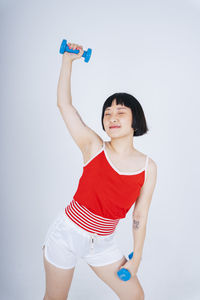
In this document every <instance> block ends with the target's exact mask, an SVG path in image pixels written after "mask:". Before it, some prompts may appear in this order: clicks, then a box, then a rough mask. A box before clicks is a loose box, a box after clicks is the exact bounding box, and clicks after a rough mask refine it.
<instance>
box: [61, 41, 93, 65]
mask: <svg viewBox="0 0 200 300" xmlns="http://www.w3.org/2000/svg"><path fill="white" fill-rule="evenodd" d="M64 52H69V53H76V54H78V53H79V50H73V49H70V48H69V47H68V45H67V40H63V41H62V43H61V46H60V53H61V54H63V53H64ZM91 54H92V49H90V48H88V49H87V51H84V52H83V55H82V57H84V58H85V62H88V61H89V60H90V56H91Z"/></svg>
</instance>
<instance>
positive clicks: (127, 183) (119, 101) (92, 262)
mask: <svg viewBox="0 0 200 300" xmlns="http://www.w3.org/2000/svg"><path fill="white" fill-rule="evenodd" d="M68 46H70V47H71V48H73V49H78V50H79V53H78V54H73V53H67V52H65V53H64V54H63V58H62V67H61V72H60V77H59V82H58V90H57V92H58V93H57V96H58V98H57V99H58V103H57V105H58V107H59V110H60V113H61V115H62V118H63V120H64V122H65V124H66V126H67V128H68V130H69V132H70V134H71V136H72V138H73V139H74V141H75V143H76V144H77V145H78V147H79V148H80V150H81V152H82V155H83V161H84V165H83V173H82V176H81V178H80V180H79V184H78V188H77V190H76V193H75V195H74V197H73V199H72V201H71V202H70V204H69V205H68V206H67V207H65V209H63V212H62V213H61V214H59V215H58V216H57V217H56V219H55V221H54V222H53V223H52V225H51V226H50V228H49V230H48V232H47V234H46V237H45V242H44V243H43V250H44V253H43V259H44V268H45V274H46V291H45V296H44V300H65V299H67V296H68V293H69V289H70V285H71V282H72V278H73V273H74V268H75V265H76V262H77V259H78V258H82V259H84V260H85V261H86V262H87V263H88V264H89V266H90V267H91V268H92V270H93V271H94V272H95V273H96V274H97V276H99V278H101V279H102V280H103V281H104V282H105V283H106V284H107V285H108V286H109V287H110V288H111V289H112V290H113V291H114V292H115V293H116V294H117V295H118V296H119V298H120V300H142V299H144V291H143V289H142V286H141V284H140V282H139V280H138V277H137V275H136V274H137V271H138V268H139V264H140V261H141V257H142V251H143V244H144V239H145V234H146V225H147V217H148V211H149V207H150V203H151V199H152V195H153V191H154V188H155V184H156V176H157V166H156V163H155V162H154V161H153V160H152V159H151V158H150V157H148V156H147V155H146V154H143V153H142V152H140V151H138V150H137V149H136V148H135V147H134V145H133V136H140V135H143V134H145V133H146V132H147V131H148V128H147V125H146V120H145V116H144V112H143V109H142V107H141V105H140V103H139V102H138V101H137V99H135V98H134V97H133V96H131V95H129V94H126V93H116V94H114V95H112V96H110V97H109V98H108V99H107V100H106V101H105V103H104V105H103V111H102V119H101V120H102V126H103V130H104V131H105V132H106V133H107V134H108V136H109V137H110V141H107V142H104V141H103V140H102V139H101V137H100V136H99V135H98V134H96V133H95V132H94V131H93V130H92V129H91V128H89V127H88V126H87V125H86V124H85V123H84V122H83V121H82V119H81V117H80V115H79V114H78V112H77V110H76V109H75V107H74V106H73V104H72V97H71V70H72V62H73V60H75V59H78V58H80V57H81V56H82V54H83V47H82V46H80V45H77V44H68ZM134 203H135V206H134V210H133V239H134V247H133V251H134V255H133V258H132V259H131V260H128V261H127V259H126V258H125V256H124V255H123V253H122V251H121V250H120V249H119V248H118V246H117V243H116V242H115V239H114V235H115V229H116V226H117V224H118V222H119V220H120V219H122V218H125V216H126V213H127V212H128V211H129V209H130V208H131V207H132V205H133V204H134ZM127 236H129V233H127ZM122 267H123V268H126V269H128V270H129V272H130V273H131V278H130V280H128V281H126V282H124V281H122V280H121V279H119V277H118V275H117V271H118V270H119V269H120V268H122Z"/></svg>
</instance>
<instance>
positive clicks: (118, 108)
mask: <svg viewBox="0 0 200 300" xmlns="http://www.w3.org/2000/svg"><path fill="white" fill-rule="evenodd" d="M120 109H126V108H125V107H117V110H120ZM106 110H110V108H108V107H107V108H106V109H105V111H106Z"/></svg>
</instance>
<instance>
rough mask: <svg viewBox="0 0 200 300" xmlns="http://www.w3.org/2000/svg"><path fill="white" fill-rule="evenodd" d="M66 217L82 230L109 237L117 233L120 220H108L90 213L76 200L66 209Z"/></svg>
mask: <svg viewBox="0 0 200 300" xmlns="http://www.w3.org/2000/svg"><path fill="white" fill-rule="evenodd" d="M65 213H66V215H67V216H68V217H69V218H70V219H71V220H72V221H73V222H74V223H76V224H77V225H78V226H80V227H81V228H82V229H84V230H86V231H88V232H91V233H96V234H98V235H103V236H104V235H109V234H112V233H113V232H114V231H115V228H116V226H117V224H118V223H119V220H120V219H115V220H113V219H107V218H104V217H101V216H98V215H96V214H94V213H92V212H91V211H89V210H88V209H87V208H86V207H85V206H83V205H80V204H79V203H78V202H77V201H76V200H75V199H73V200H72V201H71V202H70V204H69V205H68V206H67V207H66V208H65Z"/></svg>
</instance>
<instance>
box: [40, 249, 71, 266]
mask: <svg viewBox="0 0 200 300" xmlns="http://www.w3.org/2000/svg"><path fill="white" fill-rule="evenodd" d="M43 248H44V256H45V259H46V260H47V261H48V262H49V263H50V264H51V265H53V266H54V267H56V268H59V269H62V270H68V269H73V268H75V266H76V265H72V266H71V267H61V266H59V265H57V264H55V263H54V262H52V261H51V260H50V259H49V258H48V256H47V253H46V251H47V247H46V245H45V244H44V245H43V247H42V249H43Z"/></svg>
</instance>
